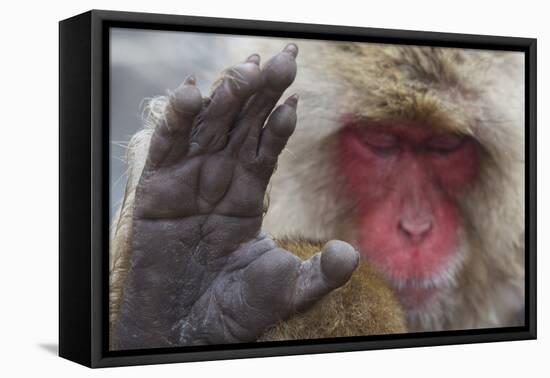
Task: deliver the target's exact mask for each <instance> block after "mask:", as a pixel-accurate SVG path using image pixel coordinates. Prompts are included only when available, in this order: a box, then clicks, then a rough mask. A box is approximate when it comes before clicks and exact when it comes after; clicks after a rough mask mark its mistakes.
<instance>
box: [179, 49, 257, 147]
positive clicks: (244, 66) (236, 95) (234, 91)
mask: <svg viewBox="0 0 550 378" xmlns="http://www.w3.org/2000/svg"><path fill="white" fill-rule="evenodd" d="M259 64H260V57H259V55H258V54H252V55H251V56H249V57H248V59H247V60H246V61H245V62H244V63H241V64H238V65H236V66H234V67H232V68H230V69H227V70H226V71H225V72H224V74H223V78H222V80H221V82H220V83H219V84H218V86H217V87H216V88H215V89H214V90H213V92H212V94H211V95H210V98H209V99H208V101H207V105H206V106H205V107H204V108H203V109H202V111H201V112H200V114H199V115H198V117H197V120H196V122H195V125H194V127H193V133H192V139H191V146H190V154H192V155H194V154H198V153H203V152H207V151H208V152H215V151H218V150H219V149H221V148H223V147H224V146H225V145H226V143H227V133H228V131H229V128H230V127H231V126H232V125H233V124H234V123H235V119H236V118H237V115H238V114H239V112H240V111H241V108H242V107H243V105H244V103H245V102H246V100H247V99H248V98H249V97H250V95H252V93H254V92H255V91H256V90H257V89H258V87H259V86H260V82H261V78H260V66H259Z"/></svg>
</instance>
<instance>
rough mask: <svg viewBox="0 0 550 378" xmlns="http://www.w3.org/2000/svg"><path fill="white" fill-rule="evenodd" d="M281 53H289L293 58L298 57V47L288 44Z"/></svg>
mask: <svg viewBox="0 0 550 378" xmlns="http://www.w3.org/2000/svg"><path fill="white" fill-rule="evenodd" d="M283 51H284V52H287V53H289V54H290V55H292V56H293V57H295V58H296V57H297V56H298V46H296V44H295V43H289V44H288V45H286V46H285V48H284V49H283Z"/></svg>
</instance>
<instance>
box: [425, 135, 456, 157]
mask: <svg viewBox="0 0 550 378" xmlns="http://www.w3.org/2000/svg"><path fill="white" fill-rule="evenodd" d="M465 140H466V137H465V136H463V135H459V134H441V135H436V136H434V137H433V138H431V139H430V140H428V143H427V148H428V150H429V151H434V152H439V153H442V154H447V153H451V152H453V151H456V150H458V149H459V148H460V147H461V146H462V145H463V144H464V141H465Z"/></svg>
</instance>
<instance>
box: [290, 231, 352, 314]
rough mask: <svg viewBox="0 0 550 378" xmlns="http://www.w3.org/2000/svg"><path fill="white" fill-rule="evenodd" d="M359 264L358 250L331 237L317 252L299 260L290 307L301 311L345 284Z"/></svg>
mask: <svg viewBox="0 0 550 378" xmlns="http://www.w3.org/2000/svg"><path fill="white" fill-rule="evenodd" d="M358 264H359V252H357V251H356V250H355V248H353V247H352V246H351V245H349V244H348V243H345V242H343V241H340V240H331V241H329V242H328V243H326V244H325V246H324V247H323V249H322V250H321V252H318V253H316V254H315V255H313V256H312V257H310V258H309V259H308V260H306V261H304V262H302V266H301V267H300V275H299V277H298V281H297V283H296V291H295V293H294V298H295V301H294V308H295V310H296V311H304V310H306V309H307V308H308V307H309V306H311V305H313V304H314V303H315V302H316V301H318V300H319V299H321V298H322V297H323V296H325V295H326V294H328V293H329V292H331V291H332V290H334V289H336V288H339V287H340V286H342V285H343V284H345V283H346V282H347V281H348V280H349V279H350V278H351V275H352V274H353V271H354V270H355V268H357V265H358Z"/></svg>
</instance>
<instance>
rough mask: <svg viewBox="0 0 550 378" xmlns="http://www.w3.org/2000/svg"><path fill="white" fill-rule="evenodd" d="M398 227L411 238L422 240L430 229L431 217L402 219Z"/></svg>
mask: <svg viewBox="0 0 550 378" xmlns="http://www.w3.org/2000/svg"><path fill="white" fill-rule="evenodd" d="M399 228H400V229H401V230H402V231H403V232H404V233H405V235H407V236H408V237H409V238H410V239H412V240H422V239H423V238H425V237H426V236H427V235H428V234H429V233H430V230H431V229H432V220H431V219H402V220H401V222H399Z"/></svg>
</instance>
